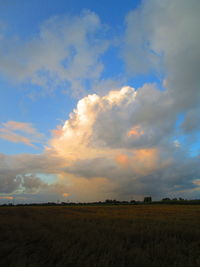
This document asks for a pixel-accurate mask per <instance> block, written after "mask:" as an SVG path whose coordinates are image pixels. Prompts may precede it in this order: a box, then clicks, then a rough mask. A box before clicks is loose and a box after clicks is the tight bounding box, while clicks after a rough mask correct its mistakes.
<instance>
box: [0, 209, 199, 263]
mask: <svg viewBox="0 0 200 267" xmlns="http://www.w3.org/2000/svg"><path fill="white" fill-rule="evenodd" d="M0 266H1V267H4V266H5V267H9V266H10V267H24V266H31V267H33V266H35V267H40V266H47V267H51V266H60V267H61V266H62V267H63V266H67V267H76V266H81V267H100V266H101V267H117V266H119V267H121V266H124V267H129V266H130V267H136V266H138V267H143V266H150V267H154V266H158V267H162V266H163V267H164V266H166V267H173V266H176V267H179V266H180V267H184V266H185V267H196V266H198V267H199V266H200V206H199V205H196V206H195V205H124V206H114V205H113V206H112V205H110V206H109V205H108V206H106V205H105V206H73V207H68V206H63V207H62V206H52V207H45V206H43V207H42V206H41V207H40V206H36V207H30V206H27V207H26V206H25V207H0Z"/></svg>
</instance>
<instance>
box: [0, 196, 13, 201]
mask: <svg viewBox="0 0 200 267" xmlns="http://www.w3.org/2000/svg"><path fill="white" fill-rule="evenodd" d="M0 199H7V200H13V199H14V197H12V196H0Z"/></svg>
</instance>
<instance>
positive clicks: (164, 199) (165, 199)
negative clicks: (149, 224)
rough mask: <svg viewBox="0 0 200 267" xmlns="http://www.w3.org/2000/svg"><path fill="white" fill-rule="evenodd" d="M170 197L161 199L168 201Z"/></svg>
mask: <svg viewBox="0 0 200 267" xmlns="http://www.w3.org/2000/svg"><path fill="white" fill-rule="evenodd" d="M170 200H171V199H170V198H169V197H166V198H163V199H162V201H170Z"/></svg>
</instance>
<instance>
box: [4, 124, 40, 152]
mask: <svg viewBox="0 0 200 267" xmlns="http://www.w3.org/2000/svg"><path fill="white" fill-rule="evenodd" d="M0 126H1V128H0V138H2V139H5V140H8V141H10V142H14V143H23V144H25V145H28V146H33V147H35V145H34V143H43V142H44V135H43V134H41V133H39V132H37V131H36V129H35V128H33V125H32V124H31V123H25V122H17V121H8V122H5V123H1V125H0Z"/></svg>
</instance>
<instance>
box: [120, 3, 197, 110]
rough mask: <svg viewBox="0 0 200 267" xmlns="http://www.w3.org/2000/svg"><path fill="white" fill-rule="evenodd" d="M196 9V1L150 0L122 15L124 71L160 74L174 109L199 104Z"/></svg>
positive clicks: (188, 107) (183, 108)
mask: <svg viewBox="0 0 200 267" xmlns="http://www.w3.org/2000/svg"><path fill="white" fill-rule="evenodd" d="M199 11H200V3H199V1H198V0H192V1H190V2H189V1H187V0H184V1H182V0H175V1H172V0H170V1H162V2H161V1H159V0H150V1H143V2H142V4H141V5H140V7H139V8H138V9H135V10H133V11H131V12H130V13H129V14H128V15H127V17H126V25H127V28H126V34H125V40H124V54H123V55H124V59H125V61H126V64H127V68H128V70H129V71H130V72H131V73H140V74H141V73H145V72H146V73H147V72H150V71H154V72H157V73H161V74H162V75H164V76H165V79H166V81H165V86H166V88H167V89H168V90H169V93H170V94H171V96H172V97H173V99H174V100H175V102H174V103H175V107H174V110H177V112H182V111H185V110H188V109H190V108H194V106H197V105H199V99H200V91H199V86H200V80H199V71H198V70H199V68H200V53H199V46H200V34H199V26H198V25H199Z"/></svg>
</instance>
